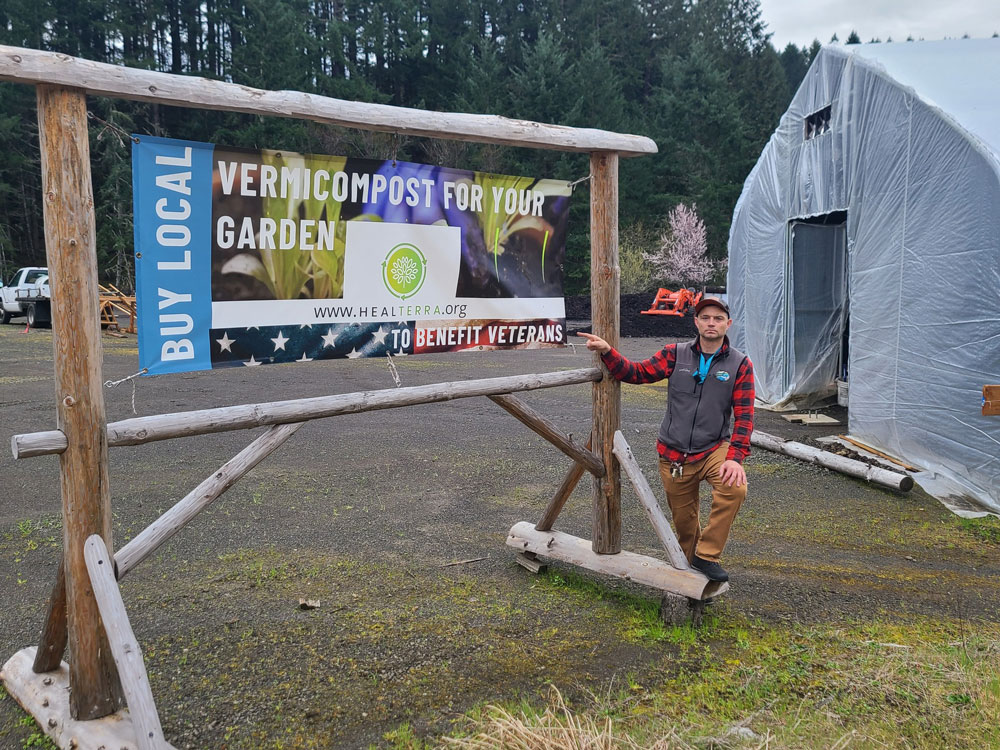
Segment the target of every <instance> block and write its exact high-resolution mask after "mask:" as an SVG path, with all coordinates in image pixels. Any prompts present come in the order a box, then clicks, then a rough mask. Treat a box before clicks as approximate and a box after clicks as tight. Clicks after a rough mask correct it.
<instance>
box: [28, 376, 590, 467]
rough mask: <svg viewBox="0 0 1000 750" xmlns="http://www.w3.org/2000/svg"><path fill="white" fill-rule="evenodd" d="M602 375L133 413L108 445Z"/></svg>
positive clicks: (34, 440)
mask: <svg viewBox="0 0 1000 750" xmlns="http://www.w3.org/2000/svg"><path fill="white" fill-rule="evenodd" d="M602 377H603V376H602V374H601V370H600V369H599V368H596V367H585V368H581V369H579V370H563V371H561V372H546V373H535V374H531V375H509V376H507V377H502V378H482V379H479V380H462V381H454V382H450V383H434V384H432V385H418V386H410V387H408V388H392V389H388V388H387V389H384V390H380V391H359V392H357V393H342V394H338V395H335V396H319V397H316V398H299V399H292V400H290V401H271V402H269V403H263V404H243V405H240V406H222V407H219V408H216V409H200V410H197V411H187V412H179V413H176V414H157V415H154V416H150V417H135V418H133V419H123V420H121V421H120V422H110V423H108V445H109V446H112V447H114V446H121V445H142V444H144V443H153V442H156V441H158V440H170V439H171V438H178V437H190V436H192V435H208V434H212V433H216V432H231V431H233V430H249V429H253V428H254V427H265V426H267V425H272V424H289V423H291V422H307V421H309V420H310V419H322V418H324V417H335V416H338V415H341V414H357V413H359V412H365V411H376V410H378V409H395V408H398V407H400V406H414V405H416V404H433V403H438V402H440V401H451V400H453V399H457V398H471V397H473V396H494V395H497V394H502V393H516V392H518V391H533V390H538V389H540V388H557V387H559V386H563V385H577V384H580V383H591V382H596V381H598V380H600V379H601V378H602ZM10 446H11V453H13V454H14V458H15V459H19V458H31V457H33V456H46V455H51V454H54V453H62V452H63V451H64V450H66V436H65V435H63V434H62V432H60V431H59V430H48V431H46V432H31V433H24V434H21V435H14V437H12V438H11V440H10Z"/></svg>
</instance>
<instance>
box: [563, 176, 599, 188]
mask: <svg viewBox="0 0 1000 750" xmlns="http://www.w3.org/2000/svg"><path fill="white" fill-rule="evenodd" d="M592 179H594V175H593V174H588V175H587V176H586V177H581V178H580V179H579V180H573V182H571V183H570V184H569V189H570V190H576V186H577V185H579V184H580V183H581V182H589V181H590V180H592Z"/></svg>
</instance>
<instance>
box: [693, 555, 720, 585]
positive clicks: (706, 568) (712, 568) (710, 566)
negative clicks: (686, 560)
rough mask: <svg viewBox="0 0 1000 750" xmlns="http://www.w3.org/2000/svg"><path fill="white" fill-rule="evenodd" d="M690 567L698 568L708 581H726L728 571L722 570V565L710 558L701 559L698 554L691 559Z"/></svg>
mask: <svg viewBox="0 0 1000 750" xmlns="http://www.w3.org/2000/svg"><path fill="white" fill-rule="evenodd" d="M691 567H693V568H694V569H695V570H700V571H701V572H702V573H704V574H705V577H706V578H708V580H710V581H728V580H729V573H727V572H726V571H725V570H723V568H722V566H721V565H719V563H717V562H713V561H711V560H703V559H701V558H700V557H698V555H695V556H694V560H692V561H691Z"/></svg>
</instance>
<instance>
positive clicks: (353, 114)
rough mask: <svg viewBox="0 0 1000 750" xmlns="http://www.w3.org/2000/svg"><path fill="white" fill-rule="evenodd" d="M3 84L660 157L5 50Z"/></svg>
mask: <svg viewBox="0 0 1000 750" xmlns="http://www.w3.org/2000/svg"><path fill="white" fill-rule="evenodd" d="M0 80H4V81H16V82H19V83H30V84H45V83H49V84H57V85H62V86H72V87H75V88H81V89H86V91H87V93H89V94H93V95H95V96H111V97H117V98H120V99H131V100H134V101H142V102H155V103H157V104H169V105H171V106H175V107H186V108H191V107H195V108H199V109H212V110H221V111H225V112H244V113H247V114H253V115H273V116H276V117H292V118H296V119H300V120H312V121H313V122H321V123H324V124H328V125H340V126H343V127H348V128H361V129H364V130H377V131H382V132H387V133H399V134H401V135H412V136H418V137H426V138H443V139H448V140H462V141H473V142H478V143H498V144H502V145H506V146H521V147H525V148H543V149H551V150H555V151H577V152H591V151H615V152H618V153H619V154H621V155H622V156H640V155H642V154H655V153H656V151H657V149H656V144H655V143H654V142H653V141H652V140H651V139H650V138H646V137H645V136H639V135H628V134H623V133H612V132H609V131H606V130H596V129H593V128H571V127H567V126H564V125H549V124H546V123H540V122H531V121H529V120H512V119H509V118H506V117H499V116H497V115H474V114H465V113H461V112H430V111H426V110H420V109H411V108H408V107H394V106H390V105H388V104H369V103H366V102H352V101H346V100H343V99H333V98H331V97H327V96H319V95H317V94H306V93H302V92H299V91H266V90H264V89H255V88H251V87H249V86H241V85H239V84H235V83H226V82H225V81H214V80H211V79H208V78H198V77H196V76H182V75H175V74H172V73H159V72H157V71H153V70H139V69H138V68H126V67H123V66H121V65H109V64H108V63H99V62H94V61H92V60H84V59H82V58H79V57H71V56H69V55H64V54H60V53H56V52H42V51H39V50H33V49H25V48H23V47H10V46H7V45H0Z"/></svg>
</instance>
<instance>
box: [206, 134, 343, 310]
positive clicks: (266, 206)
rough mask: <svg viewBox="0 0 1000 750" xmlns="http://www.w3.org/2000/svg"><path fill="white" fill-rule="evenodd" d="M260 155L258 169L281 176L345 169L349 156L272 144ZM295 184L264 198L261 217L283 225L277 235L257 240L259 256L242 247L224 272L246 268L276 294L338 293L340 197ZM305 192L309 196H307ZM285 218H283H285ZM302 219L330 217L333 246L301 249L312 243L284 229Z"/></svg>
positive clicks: (327, 221) (325, 220) (292, 296)
mask: <svg viewBox="0 0 1000 750" xmlns="http://www.w3.org/2000/svg"><path fill="white" fill-rule="evenodd" d="M244 158H246V156H244ZM259 159H260V169H259V172H260V173H261V174H262V173H264V172H265V170H267V169H268V168H270V169H272V170H274V173H275V174H276V175H278V176H279V180H280V176H281V175H282V174H283V173H284V174H287V173H290V172H292V173H296V174H303V173H305V172H306V170H307V169H309V170H310V173H312V172H315V170H317V169H324V170H327V171H328V172H330V173H331V174H332V173H336V172H340V171H343V170H344V167H345V166H346V164H347V159H346V157H334V156H314V155H310V156H309V157H308V159H307V157H306V156H305V155H303V154H298V153H294V152H281V151H268V150H262V151H260V152H259ZM283 170H284V172H283ZM277 181H278V180H276V182H277ZM279 185H280V182H279ZM295 188H296V189H293V190H286V191H285V192H286V195H285V197H281V195H280V193H281V191H280V190H278V189H276V190H275V193H277V194H278V197H271V196H263V197H261V198H260V212H261V215H262V217H263V218H265V219H270V220H272V221H273V222H275V225H276V226H277V227H280V228H281V229H279V231H277V232H276V239H275V241H274V242H273V243H269V242H266V241H259V242H258V243H256V244H257V250H258V252H259V255H260V257H257V256H256V255H253V254H249V253H241V254H239V255H236V256H234V257H233V258H231V259H230V260H229V261H227V263H226V264H225V265H224V266H223V268H222V272H223V273H224V274H243V275H246V276H250V277H252V278H254V279H256V280H257V281H259V282H261V283H262V284H264V286H266V287H267V289H268V291H269V292H270V293H271V295H272V296H273V298H274V299H298V298H300V297H304V298H308V299H339V298H340V297H342V296H343V290H344V240H345V227H344V223H343V222H342V221H340V212H341V206H342V202H341V201H338V200H336V199H335V198H334V197H333V193H332V191H329V192H328V193H327V195H326V196H325V197H324V198H317V197H315V194H314V193H313V192H311V191H308V190H305V189H303V188H302V187H301V186H300V185H296V186H295ZM304 194H307V195H308V197H304ZM282 220H285V222H284V223H282ZM303 222H313V223H314V224H315V225H319V224H321V223H322V224H324V225H330V224H331V223H332V224H333V227H334V237H333V248H332V251H331V250H326V249H319V248H316V249H312V250H307V251H305V252H303V250H302V247H301V246H302V245H303V244H309V243H304V242H303V239H304V238H303V237H301V236H297V235H295V234H292V233H291V232H290V231H285V230H284V228H285V227H286V226H287V227H301V226H303ZM310 239H313V238H310ZM269 245H273V247H271V246H269Z"/></svg>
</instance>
